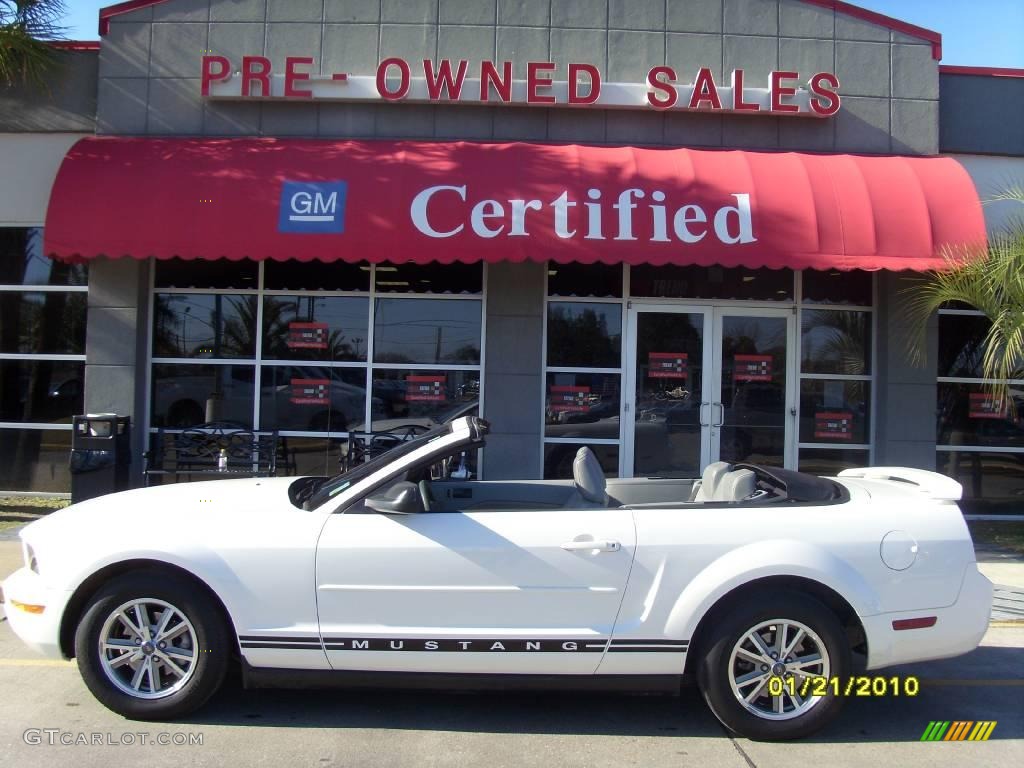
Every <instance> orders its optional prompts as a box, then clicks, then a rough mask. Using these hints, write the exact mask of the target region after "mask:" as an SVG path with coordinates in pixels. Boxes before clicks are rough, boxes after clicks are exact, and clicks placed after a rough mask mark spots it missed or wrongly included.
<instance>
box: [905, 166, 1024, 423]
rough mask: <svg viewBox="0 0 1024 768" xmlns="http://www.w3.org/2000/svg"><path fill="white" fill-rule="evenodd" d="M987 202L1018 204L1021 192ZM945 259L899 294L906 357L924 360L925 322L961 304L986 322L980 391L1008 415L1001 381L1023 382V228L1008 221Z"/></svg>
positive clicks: (1008, 191)
mask: <svg viewBox="0 0 1024 768" xmlns="http://www.w3.org/2000/svg"><path fill="white" fill-rule="evenodd" d="M992 199H1003V200H1020V201H1021V202H1024V190H1022V189H1021V187H1020V186H1019V185H1018V186H1017V187H1012V186H1011V187H1007V188H1006V189H1005V190H1004V191H1003V192H1001V193H1000V194H999V195H998V196H996V197H994V198H992ZM945 256H946V268H945V269H943V270H936V271H934V272H930V273H928V274H927V275H926V276H925V277H923V278H922V279H920V280H917V281H915V283H914V285H912V286H911V287H910V288H907V289H905V290H904V293H905V294H906V295H907V302H906V304H905V305H904V313H905V319H906V320H907V322H908V325H909V327H910V329H911V331H912V335H911V338H910V340H909V344H910V348H909V350H908V352H909V353H910V355H911V358H912V359H913V360H914V361H915V362H918V363H919V362H920V361H921V359H922V358H923V357H924V349H925V338H926V333H927V326H928V322H929V320H930V318H931V317H932V316H933V315H934V313H935V312H936V311H937V310H939V309H942V308H943V307H946V306H949V305H954V306H957V305H967V306H968V307H971V308H973V309H976V310H978V311H980V312H981V313H982V314H983V315H984V316H985V317H986V318H987V319H988V321H989V323H990V327H989V330H988V333H987V334H986V336H985V339H984V341H983V343H982V345H981V346H982V355H981V374H982V376H983V377H984V378H985V379H988V380H989V381H988V382H987V383H986V385H985V387H986V389H987V390H988V391H989V392H991V393H992V395H993V396H994V397H997V398H999V399H1000V400H1002V401H1003V402H1006V403H1007V404H1008V406H1009V408H1010V411H1011V413H1012V412H1013V410H1014V402H1013V398H1012V397H1011V393H1010V385H1009V384H1008V383H1007V381H1008V380H1010V379H1019V378H1022V377H1024V224H1022V223H1020V222H1013V223H1011V224H1010V225H1008V226H1007V227H1006V229H1005V230H1004V231H1002V232H997V233H995V234H993V235H992V236H991V237H990V238H989V243H988V246H987V248H985V249H984V250H983V251H980V252H979V251H977V250H974V251H971V250H967V249H955V250H950V251H948V252H947V253H946V254H945Z"/></svg>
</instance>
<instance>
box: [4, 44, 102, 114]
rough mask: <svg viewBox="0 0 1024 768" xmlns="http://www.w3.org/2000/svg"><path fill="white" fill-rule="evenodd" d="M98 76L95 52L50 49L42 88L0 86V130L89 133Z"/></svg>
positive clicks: (97, 62)
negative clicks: (50, 61)
mask: <svg viewBox="0 0 1024 768" xmlns="http://www.w3.org/2000/svg"><path fill="white" fill-rule="evenodd" d="M98 77H99V53H98V52H96V51H54V67H53V69H51V70H50V72H49V73H48V74H47V75H46V77H45V78H44V87H43V88H40V87H39V86H38V85H35V84H24V85H23V84H18V85H15V86H5V85H0V133H54V132H57V133H75V132H79V131H84V132H88V133H92V132H93V130H95V127H96V88H97V78H98Z"/></svg>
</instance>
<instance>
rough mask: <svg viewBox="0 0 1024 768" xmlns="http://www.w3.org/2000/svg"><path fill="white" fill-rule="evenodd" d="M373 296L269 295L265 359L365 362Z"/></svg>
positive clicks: (265, 310)
mask: <svg viewBox="0 0 1024 768" xmlns="http://www.w3.org/2000/svg"><path fill="white" fill-rule="evenodd" d="M369 315H370V300H369V299H366V298H358V297H348V296H345V297H340V296H338V297H334V296H331V297H318V296H315V295H310V296H267V297H266V298H264V300H263V358H264V359H265V360H320V361H332V360H340V361H347V362H362V361H365V360H366V350H367V347H368V345H369V343H370V332H369Z"/></svg>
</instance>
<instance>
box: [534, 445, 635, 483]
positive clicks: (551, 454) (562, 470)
mask: <svg viewBox="0 0 1024 768" xmlns="http://www.w3.org/2000/svg"><path fill="white" fill-rule="evenodd" d="M581 447H582V445H581V444H580V443H545V444H544V479H545V480H570V479H572V476H573V475H572V463H573V460H574V459H575V458H576V452H577V451H578V450H579V449H580V448H581ZM587 447H588V448H590V450H592V451H593V452H594V455H595V456H596V457H597V460H598V462H599V463H600V464H601V469H603V470H604V476H605V477H618V476H619V446H617V445H607V444H602V443H598V444H591V445H588V446H587Z"/></svg>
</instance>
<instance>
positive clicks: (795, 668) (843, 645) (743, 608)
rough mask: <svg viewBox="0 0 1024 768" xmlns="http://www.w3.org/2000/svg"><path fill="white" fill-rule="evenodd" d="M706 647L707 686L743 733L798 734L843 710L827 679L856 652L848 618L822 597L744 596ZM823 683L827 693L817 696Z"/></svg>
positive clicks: (708, 696) (725, 717)
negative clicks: (845, 623)
mask: <svg viewBox="0 0 1024 768" xmlns="http://www.w3.org/2000/svg"><path fill="white" fill-rule="evenodd" d="M705 647H707V648H708V649H709V650H708V653H707V655H706V656H705V658H704V660H703V664H702V666H701V668H700V671H699V674H698V681H699V683H700V686H701V691H702V693H703V694H704V699H705V701H707V703H708V706H709V707H710V708H711V711H712V712H714V714H715V716H716V717H717V718H718V719H719V720H720V721H721V722H722V723H723V724H724V725H725V726H726V727H727V728H729V729H731V730H733V731H735V732H736V733H739V734H741V735H743V736H747V737H748V738H751V739H761V740H770V741H776V740H786V739H798V738H802V737H804V736H807V735H809V734H811V733H813V732H815V731H817V730H819V729H820V728H823V727H824V726H825V725H827V724H828V723H829V722H831V721H832V720H833V719H834V718H835V717H836V716H837V715H838V714H839V710H840V709H841V706H842V699H841V698H840V697H838V696H831V695H829V694H828V690H829V687H830V686H828V685H827V684H824V683H825V682H826V681H828V680H829V679H831V678H839V679H845V678H846V677H848V676H849V674H850V669H851V664H852V657H851V654H850V647H849V643H848V641H847V637H846V633H845V632H844V631H843V627H842V625H841V624H840V623H839V620H838V619H837V618H836V616H835V614H834V613H832V611H831V610H829V609H828V608H827V607H826V606H825V605H823V604H822V603H820V602H819V601H817V600H815V599H813V598H811V597H808V596H806V595H802V594H798V593H792V592H784V593H779V594H774V595H773V594H758V595H757V596H756V597H752V598H750V599H746V600H743V601H742V602H741V603H739V604H737V605H736V607H735V608H733V609H732V610H730V611H729V612H728V613H727V614H726V615H725V616H724V617H723V619H722V620H721V621H720V622H718V623H717V625H716V626H715V627H714V628H713V629H712V630H711V637H710V640H709V643H708V645H707V646H705ZM816 680H817V683H816V682H815V681H816ZM822 688H824V691H825V693H824V695H817V696H816V695H814V694H815V692H816V691H817V692H818V693H821V691H822Z"/></svg>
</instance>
